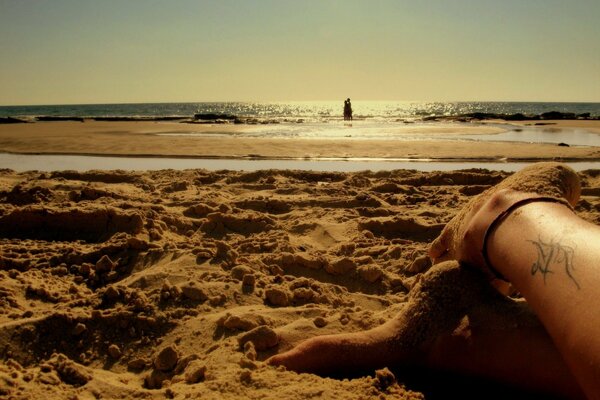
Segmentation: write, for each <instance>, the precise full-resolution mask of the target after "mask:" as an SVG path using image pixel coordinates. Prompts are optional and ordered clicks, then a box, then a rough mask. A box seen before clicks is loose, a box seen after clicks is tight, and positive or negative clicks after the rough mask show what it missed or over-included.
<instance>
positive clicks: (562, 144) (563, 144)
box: [558, 142, 571, 147]
mask: <svg viewBox="0 0 600 400" xmlns="http://www.w3.org/2000/svg"><path fill="white" fill-rule="evenodd" d="M558 146H561V147H571V146H569V145H568V144H566V143H563V142H560V143H559V144H558Z"/></svg>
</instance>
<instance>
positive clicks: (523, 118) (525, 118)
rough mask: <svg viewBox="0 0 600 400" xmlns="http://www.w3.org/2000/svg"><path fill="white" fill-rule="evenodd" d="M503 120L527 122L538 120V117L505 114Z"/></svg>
mask: <svg viewBox="0 0 600 400" xmlns="http://www.w3.org/2000/svg"><path fill="white" fill-rule="evenodd" d="M504 119H505V120H506V121H529V120H532V119H540V117H539V116H537V115H535V116H527V115H524V114H521V113H516V114H507V115H505V116H504Z"/></svg>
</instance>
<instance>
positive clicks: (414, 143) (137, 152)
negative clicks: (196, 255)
mask: <svg viewBox="0 0 600 400" xmlns="http://www.w3.org/2000/svg"><path fill="white" fill-rule="evenodd" d="M544 123H546V124H552V123H559V124H561V125H560V126H562V127H565V128H568V127H575V128H582V129H585V130H588V131H590V132H600V121H544ZM356 128H357V129H360V126H359V125H358V124H357V125H356ZM513 128H514V125H509V124H505V125H504V128H502V127H499V126H496V125H494V126H488V125H487V124H481V123H438V122H432V123H427V124H426V126H416V127H412V126H410V125H408V126H405V125H403V124H401V123H399V124H398V128H397V129H401V130H402V132H404V133H406V134H407V135H409V136H410V135H412V136H414V135H427V136H429V137H431V138H432V139H433V140H384V139H369V140H368V141H367V140H361V139H355V138H339V139H310V138H265V137H247V135H246V136H245V135H244V134H245V133H248V132H252V130H253V129H256V127H255V126H253V125H233V124H229V125H218V124H217V125H204V124H202V125H198V124H184V123H177V122H104V121H100V122H99V121H87V120H86V121H85V122H83V123H82V122H37V123H30V124H7V125H0V152H10V153H20V154H87V155H120V156H168V157H205V158H245V157H263V158H282V159H290V158H323V157H336V158H337V157H349V158H352V157H358V158H363V157H364V158H409V159H420V158H431V159H441V160H482V161H486V160H487V161H493V160H509V161H510V160H513V161H519V160H527V161H533V160H538V161H541V160H552V159H562V160H582V159H588V160H598V159H600V149H599V148H598V147H561V146H557V145H553V144H527V143H519V144H518V145H515V144H514V143H507V142H494V143H490V142H473V141H456V140H442V139H441V138H440V139H436V138H435V137H436V136H439V135H458V136H460V137H464V138H468V137H470V136H473V135H478V134H493V133H500V132H503V131H504V130H506V129H513ZM533 128H536V127H535V126H533ZM537 128H539V129H548V126H546V125H544V126H539V127H537ZM164 133H178V134H181V135H180V136H171V135H169V136H163V135H161V134H164ZM191 133H194V134H199V133H200V134H201V135H200V136H190V135H189V134H191Z"/></svg>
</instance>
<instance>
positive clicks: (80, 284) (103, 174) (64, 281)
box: [0, 170, 600, 399]
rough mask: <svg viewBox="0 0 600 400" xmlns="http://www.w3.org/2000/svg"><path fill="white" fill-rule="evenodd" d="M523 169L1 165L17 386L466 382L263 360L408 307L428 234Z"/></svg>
mask: <svg viewBox="0 0 600 400" xmlns="http://www.w3.org/2000/svg"><path fill="white" fill-rule="evenodd" d="M506 176H507V174H506V173H503V172H490V171H486V170H470V171H461V172H434V173H421V172H415V171H406V170H400V171H392V172H380V173H371V172H363V173H316V172H306V171H275V170H272V171H258V172H252V173H243V172H226V171H218V172H208V171H203V170H187V171H158V172H146V173H125V172H120V171H90V172H84V173H79V172H73V171H71V172H69V171H63V172H54V173H39V172H26V173H16V172H13V171H10V170H2V171H1V172H0V397H3V398H18V399H21V398H32V399H37V398H47V399H58V398H60V399H65V398H68V399H75V398H78V399H87V398H106V399H113V398H125V399H133V398H157V399H158V398H165V397H166V398H178V399H184V398H206V399H221V398H225V399H227V398H232V399H233V398H236V399H237V398H252V399H258V398H273V399H275V398H277V399H306V398H326V399H334V398H335V399H341V398H348V399H369V398H381V399H387V398H389V399H392V398H394V399H399V398H403V399H412V398H414V399H419V398H423V397H424V396H425V395H429V394H435V393H436V390H437V393H438V394H440V393H443V394H444V395H448V393H458V394H459V395H460V394H461V393H464V392H465V390H466V389H465V387H463V386H460V385H459V386H458V387H453V385H454V384H453V383H452V382H455V379H458V378H456V377H452V379H451V380H450V381H448V379H445V378H444V376H445V375H442V376H441V377H440V376H439V375H432V374H431V373H430V372H428V371H423V370H422V369H413V368H411V367H408V368H403V369H395V368H392V367H391V366H390V370H391V372H390V370H386V369H382V370H379V371H378V372H377V373H375V371H364V372H363V373H360V374H358V375H357V376H341V377H335V378H333V377H320V376H317V375H313V374H297V373H295V372H291V371H286V370H284V369H283V368H275V367H271V366H268V365H266V364H265V363H264V360H265V359H266V358H268V357H269V356H271V355H273V354H276V353H278V352H282V351H285V350H288V349H290V348H292V347H293V346H294V345H296V344H298V343H299V342H301V341H302V340H304V339H306V338H309V337H313V336H316V335H321V334H327V333H338V332H353V331H359V330H363V329H368V328H372V327H375V326H378V325H380V324H381V323H382V322H383V321H385V320H387V319H389V318H390V317H391V316H393V315H395V314H396V313H397V312H398V311H399V310H401V309H402V308H403V307H404V306H405V304H406V301H407V298H408V294H409V293H410V291H411V289H412V288H413V287H414V285H415V283H416V282H417V281H418V280H419V279H420V278H419V277H420V276H421V274H423V273H424V272H425V271H427V270H428V269H429V268H430V261H429V259H428V257H427V256H426V248H427V246H428V243H430V242H431V240H432V239H434V238H435V237H436V236H437V235H438V234H439V233H440V232H441V230H442V229H443V227H444V225H445V224H446V223H447V222H448V221H449V220H450V219H451V218H452V217H453V216H454V215H456V213H457V212H458V211H459V210H460V208H461V207H462V206H463V205H464V204H466V203H467V202H468V200H469V199H470V198H471V197H472V196H474V195H476V194H478V193H481V192H482V191H484V190H485V189H487V188H488V187H490V185H494V184H496V183H498V182H500V181H501V180H502V179H503V178H505V177H506ZM580 176H581V178H582V186H583V189H582V195H583V196H582V200H581V201H580V202H579V204H578V206H577V208H576V211H577V212H578V214H579V215H581V216H582V217H583V218H585V219H586V220H589V221H591V222H594V223H600V171H585V172H582V173H580ZM415 376H416V378H415ZM458 382H460V380H458ZM463 382H464V381H463ZM467 382H469V385H472V382H471V381H467ZM486 385H487V386H486V388H485V389H483V390H484V391H483V392H481V393H485V394H486V397H488V395H490V394H498V395H499V396H500V395H501V394H502V393H510V394H511V395H513V396H514V395H515V392H513V391H509V392H503V390H505V389H502V388H498V387H496V386H494V385H490V384H489V383H486ZM452 390H454V392H453V391H452ZM506 390H507V389H506ZM481 393H480V394H481ZM516 395H519V393H518V392H517V393H516ZM432 398H435V397H432Z"/></svg>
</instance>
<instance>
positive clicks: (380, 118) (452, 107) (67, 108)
mask: <svg viewBox="0 0 600 400" xmlns="http://www.w3.org/2000/svg"><path fill="white" fill-rule="evenodd" d="M343 105H344V103H343V99H342V100H340V101H320V102H301V101H298V102H214V103H207V102H205V103H139V104H71V105H35V106H0V117H25V118H34V117H38V116H60V117H83V118H86V117H87V118H94V117H147V118H160V117H181V118H191V117H193V116H194V114H196V113H202V114H208V113H214V114H228V115H235V116H238V117H247V118H257V119H260V120H270V121H272V122H273V121H276V122H309V123H311V122H312V123H324V122H329V121H339V120H342V119H343V116H342V114H343ZM352 108H353V111H354V114H353V116H354V119H355V120H362V121H371V122H384V123H385V122H397V121H398V120H402V119H409V120H410V119H418V118H423V117H430V116H445V117H447V116H457V115H463V114H469V113H475V112H482V113H495V114H516V113H522V114H526V115H538V114H542V113H545V112H550V111H558V112H563V113H574V114H584V113H590V114H591V116H593V117H597V116H600V103H536V102H529V103H527V102H402V101H353V102H352Z"/></svg>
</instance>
